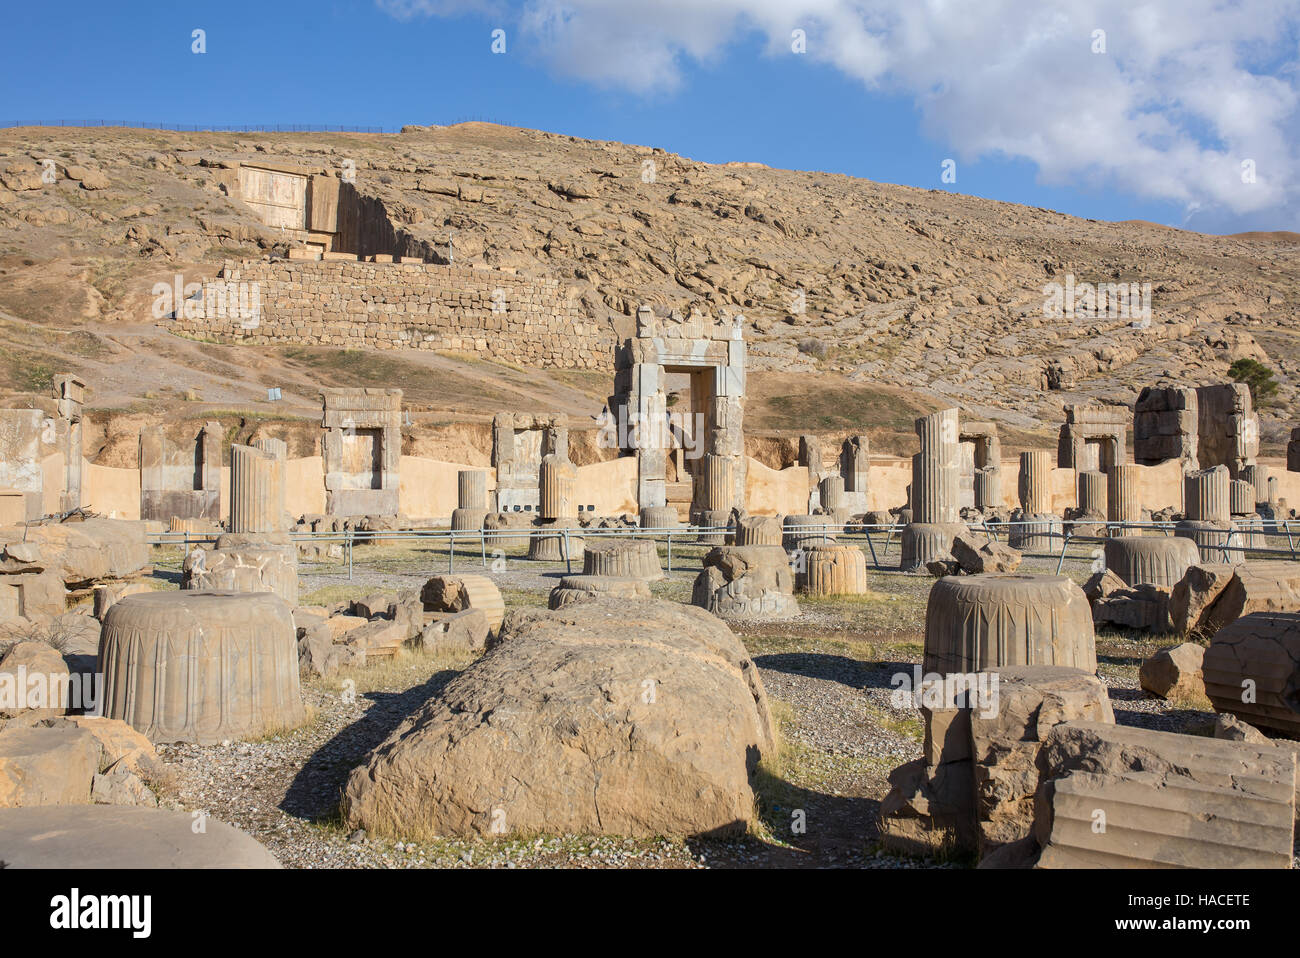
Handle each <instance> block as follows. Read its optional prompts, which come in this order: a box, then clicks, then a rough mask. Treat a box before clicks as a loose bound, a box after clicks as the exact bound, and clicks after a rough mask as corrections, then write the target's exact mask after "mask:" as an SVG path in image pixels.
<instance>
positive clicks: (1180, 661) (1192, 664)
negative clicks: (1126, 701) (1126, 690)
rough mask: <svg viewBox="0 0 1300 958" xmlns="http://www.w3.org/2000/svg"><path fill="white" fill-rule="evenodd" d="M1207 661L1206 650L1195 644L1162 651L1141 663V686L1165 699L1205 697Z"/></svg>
mask: <svg viewBox="0 0 1300 958" xmlns="http://www.w3.org/2000/svg"><path fill="white" fill-rule="evenodd" d="M1204 659H1205V647H1204V646H1200V645H1196V644H1195V643H1193V642H1184V643H1182V644H1181V645H1175V646H1173V647H1172V648H1168V649H1161V650H1160V651H1159V652H1156V653H1155V654H1154V655H1152V656H1151V657H1150V658H1149V659H1147V660H1146V661H1145V662H1143V663H1142V667H1141V668H1140V669H1139V670H1138V683H1139V684H1140V685H1141V686H1142V688H1144V689H1146V690H1147V691H1148V692H1150V693H1151V694H1152V695H1157V696H1159V697H1160V698H1162V699H1185V698H1200V697H1202V696H1204V695H1205V680H1204V678H1202V676H1201V664H1202V662H1203V661H1204Z"/></svg>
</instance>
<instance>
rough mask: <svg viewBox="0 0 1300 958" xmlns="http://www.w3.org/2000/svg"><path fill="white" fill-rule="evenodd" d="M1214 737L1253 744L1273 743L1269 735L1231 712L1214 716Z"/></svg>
mask: <svg viewBox="0 0 1300 958" xmlns="http://www.w3.org/2000/svg"><path fill="white" fill-rule="evenodd" d="M1214 737H1215V738H1221V739H1226V740H1227V741H1229V742H1247V743H1249V744H1251V745H1271V744H1272V740H1271V739H1270V738H1269V737H1268V736H1267V735H1265V734H1264V733H1263V732H1261V731H1260V730H1259V729H1257V728H1255V726H1253V725H1251V724H1250V723H1249V722H1243V721H1242V720H1241V719H1239V718H1237V716H1235V715H1233V714H1231V713H1230V712H1220V713H1219V714H1218V715H1216V716H1214Z"/></svg>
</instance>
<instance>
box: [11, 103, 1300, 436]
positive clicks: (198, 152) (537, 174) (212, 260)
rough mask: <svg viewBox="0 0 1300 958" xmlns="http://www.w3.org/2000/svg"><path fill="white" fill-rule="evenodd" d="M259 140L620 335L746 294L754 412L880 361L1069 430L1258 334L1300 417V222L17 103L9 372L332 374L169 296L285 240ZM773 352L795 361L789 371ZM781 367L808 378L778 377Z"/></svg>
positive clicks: (586, 151) (422, 135) (827, 414)
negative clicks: (1076, 211)
mask: <svg viewBox="0 0 1300 958" xmlns="http://www.w3.org/2000/svg"><path fill="white" fill-rule="evenodd" d="M254 157H262V158H267V157H274V158H276V159H282V160H285V161H289V162H296V163H300V164H302V165H304V166H307V167H314V168H318V169H320V170H322V171H333V172H334V173H336V174H339V173H341V172H342V171H344V170H345V169H349V168H351V167H353V166H354V167H355V170H356V181H355V185H356V189H357V190H358V191H359V192H360V193H361V194H362V195H363V196H365V197H369V198H373V200H376V201H378V203H380V204H382V207H381V209H382V212H383V215H385V216H386V217H387V218H388V220H389V221H390V223H391V224H392V227H393V229H394V230H395V231H396V232H397V235H399V236H400V237H403V239H404V241H405V242H407V243H409V244H411V247H412V248H415V249H419V250H421V251H422V252H423V253H424V254H425V255H426V256H427V257H429V258H430V259H434V260H443V259H445V257H446V255H447V245H448V237H449V235H450V236H451V237H452V242H453V243H454V256H455V261H456V262H457V263H467V262H481V263H487V264H491V265H494V266H512V267H521V268H524V269H526V270H528V271H530V272H534V273H544V274H549V275H552V276H555V277H557V278H559V279H560V280H562V281H563V282H565V283H567V284H570V285H573V286H576V287H578V289H579V294H580V300H581V302H582V304H583V307H584V309H585V311H586V312H587V314H588V315H589V316H591V317H593V318H595V319H597V320H598V321H601V322H608V323H609V324H610V329H611V341H612V338H613V328H614V319H613V317H619V316H627V315H630V314H631V313H632V312H633V311H634V310H635V308H636V306H637V305H638V304H640V303H643V302H648V303H652V304H656V305H660V306H666V307H674V308H678V309H681V310H683V311H688V310H692V309H694V310H698V311H702V312H707V313H712V314H720V313H729V314H733V315H734V314H735V313H743V314H744V315H745V317H746V318H747V320H748V321H749V326H748V329H747V335H748V337H749V338H750V341H751V344H752V345H751V356H752V357H753V360H754V364H755V367H756V368H757V369H758V370H760V374H759V376H758V377H757V379H756V384H757V385H756V389H757V390H758V391H763V390H764V389H766V393H767V394H768V396H767V399H766V400H764V401H763V402H762V403H760V404H759V405H760V407H761V408H760V409H759V410H756V411H758V412H759V414H760V415H759V416H758V417H757V418H755V419H754V420H753V421H752V423H751V424H752V425H754V426H760V425H771V426H776V425H777V423H778V422H779V423H780V426H781V427H782V428H784V427H785V426H786V425H787V420H789V419H790V418H791V417H790V415H789V412H790V410H791V409H794V408H798V409H802V410H803V412H802V413H801V415H803V416H806V417H809V418H810V419H812V420H813V421H812V422H810V423H809V428H817V426H818V422H817V420H826V421H830V420H838V418H839V417H838V414H837V410H839V409H841V408H842V404H843V401H844V396H845V395H846V391H847V394H849V395H855V396H858V397H861V396H863V395H878V393H876V392H874V390H878V389H883V390H885V393H886V394H887V395H889V396H898V395H903V396H910V397H913V398H912V400H910V401H914V402H915V403H917V404H918V405H920V406H924V407H929V406H931V405H933V404H935V403H948V402H953V403H957V404H959V405H961V406H963V407H964V408H965V409H967V410H968V411H969V413H970V414H971V415H973V416H977V417H980V418H986V417H987V418H993V419H996V420H998V421H1000V422H1002V423H1004V424H1005V425H1006V426H1007V427H1009V428H1010V429H1012V430H1026V431H1029V432H1035V433H1041V434H1043V435H1049V434H1051V433H1052V432H1054V428H1055V425H1056V424H1057V423H1059V422H1060V421H1061V419H1062V414H1061V410H1062V407H1063V406H1064V405H1065V404H1066V403H1069V402H1079V401H1088V400H1099V401H1105V402H1119V403H1125V402H1131V401H1132V400H1133V398H1134V397H1135V396H1136V393H1137V391H1138V390H1139V389H1140V388H1141V387H1142V386H1144V385H1149V384H1168V383H1186V384H1193V385H1195V384H1201V383H1207V382H1214V381H1223V380H1224V379H1225V377H1226V371H1227V368H1228V366H1229V364H1230V363H1231V362H1232V361H1233V360H1235V359H1237V358H1241V357H1252V358H1255V359H1258V360H1260V361H1261V362H1264V363H1265V364H1266V365H1268V366H1269V367H1271V368H1272V369H1273V370H1274V371H1275V373H1276V374H1277V377H1278V379H1279V381H1280V382H1281V388H1280V390H1279V395H1278V398H1277V400H1276V402H1275V404H1274V405H1273V406H1272V407H1271V408H1269V409H1266V410H1264V415H1263V417H1262V418H1263V425H1264V430H1263V432H1264V440H1265V444H1266V446H1267V447H1271V448H1274V449H1275V448H1276V443H1277V441H1278V440H1279V439H1281V438H1282V436H1283V434H1284V430H1285V429H1287V428H1289V427H1290V425H1291V424H1292V423H1293V421H1295V420H1296V418H1297V401H1298V399H1300V396H1298V394H1297V387H1298V386H1300V338H1298V337H1300V310H1298V305H1300V287H1298V285H1297V277H1298V276H1300V237H1298V236H1296V235H1295V234H1285V233H1284V234H1277V233H1272V234H1251V235H1248V236H1240V237H1213V236H1206V235H1202V234H1197V233H1188V232H1182V231H1178V230H1173V229H1169V228H1165V227H1161V226H1156V225H1153V224H1149V223H1141V222H1126V223H1104V222H1097V221H1093V220H1080V219H1076V218H1073V217H1069V216H1064V215H1061V214H1058V213H1054V212H1051V211H1049V210H1044V209H1033V208H1028V207H1023V206H1016V205H1012V204H1007V203H998V202H994V201H990V200H982V199H976V198H972V197H967V196H962V195H958V194H954V193H949V192H943V191H937V190H919V189H913V188H908V187H899V186H888V185H884V184H879V183H874V182H871V181H868V180H860V179H853V178H850V177H847V176H841V175H833V174H825V173H804V172H793V171H787V170H775V169H769V168H767V167H764V166H761V165H757V164H752V163H734V164H725V165H711V164H707V163H700V162H696V161H694V160H690V159H687V158H685V157H680V156H675V155H672V154H669V153H665V152H663V151H661V150H657V149H653V148H650V147H643V146H629V145H624V144H619V143H605V142H594V141H588V140H579V139H576V138H573V137H567V136H559V135H554V134H549V133H542V132H535V131H530V130H520V129H513V128H507V127H498V126H492V125H486V124H474V123H472V124H463V125H460V126H454V127H428V128H426V127H408V128H407V129H406V130H405V131H404V132H403V133H401V134H396V135H369V134H319V133H312V134H306V133H304V134H288V133H284V134H281V133H276V134H270V133H268V134H208V133H171V132H161V131H152V130H124V129H108V128H105V129H51V128H39V129H38V128H23V129H11V130H3V131H0V388H3V389H7V390H9V391H11V392H15V391H16V392H22V391H24V390H30V389H39V388H40V381H41V379H42V375H43V373H42V370H45V371H46V372H48V370H49V368H50V367H51V365H52V364H61V365H65V366H66V365H73V366H74V367H76V366H77V365H78V364H80V365H81V366H83V367H85V368H92V367H94V368H97V371H98V372H99V373H102V375H103V378H102V382H101V389H100V392H99V393H97V395H96V402H97V403H99V404H100V405H114V404H120V405H130V404H132V403H133V402H135V401H137V400H140V399H142V398H143V397H145V396H146V394H152V395H153V396H158V395H159V392H158V389H159V388H160V383H161V384H162V387H163V388H166V389H172V390H174V391H175V392H176V393H177V394H178V395H179V394H180V393H182V392H184V383H185V382H187V381H192V382H197V383H199V385H200V386H202V387H203V398H204V399H205V400H210V401H213V402H223V403H227V404H231V405H236V406H239V405H241V404H243V403H245V402H246V401H249V397H251V396H253V395H255V394H256V393H257V390H258V388H259V382H260V379H258V377H252V378H251V379H250V378H249V370H250V368H257V367H260V369H261V371H262V373H263V374H265V373H266V372H267V370H268V368H269V369H273V370H274V371H275V373H276V375H277V376H281V378H284V379H285V380H286V381H287V382H289V383H290V385H293V384H295V383H298V382H301V385H302V390H303V391H302V395H303V396H307V395H308V394H309V393H310V391H311V388H312V382H313V380H314V379H315V376H314V373H313V369H314V367H315V364H314V363H313V362H310V361H308V360H309V359H310V357H308V359H304V357H303V353H302V351H297V354H296V359H295V356H294V355H289V354H290V353H292V352H293V351H289V350H271V349H269V348H268V349H267V350H265V351H263V352H261V353H257V351H256V350H254V349H253V348H251V347H242V348H240V350H239V351H237V352H236V351H233V350H234V348H233V347H221V346H219V345H215V344H193V343H188V342H185V341H181V340H177V339H176V338H175V337H173V336H171V335H170V334H168V333H166V332H165V331H162V330H158V329H157V328H156V327H155V326H154V323H153V320H152V318H151V314H150V305H151V302H152V296H151V292H150V291H151V288H152V285H153V283H154V282H157V281H159V280H163V281H170V280H171V277H172V276H173V275H174V274H175V273H177V272H184V274H185V278H186V280H187V281H189V280H193V279H200V278H203V277H204V276H211V275H213V273H214V272H215V270H216V269H217V268H218V267H219V266H220V263H221V261H222V260H223V259H224V258H227V257H231V256H259V255H267V254H271V255H275V254H283V253H284V251H285V249H286V241H285V238H284V237H283V236H282V235H280V233H279V231H278V230H273V229H269V228H267V227H264V226H263V225H261V223H260V222H259V220H258V218H257V216H256V215H255V214H254V212H253V211H252V210H251V209H250V208H249V207H248V206H246V205H245V204H243V203H242V202H240V201H239V200H237V199H234V198H232V197H231V196H229V195H227V191H226V190H225V189H224V188H223V187H222V185H221V182H222V177H221V175H220V174H221V172H222V170H223V168H225V167H228V166H230V165H232V164H233V162H234V161H239V160H244V159H251V158H254ZM48 160H52V161H53V163H52V164H50V163H47V162H46V161H48ZM43 171H50V174H49V175H47V176H45V177H42V172H43ZM50 180H53V182H49V181H50ZM1053 283H1056V284H1060V286H1061V287H1062V288H1065V287H1066V286H1074V285H1077V284H1083V283H1088V284H1107V283H1124V284H1132V283H1135V284H1139V288H1141V286H1142V284H1150V285H1149V290H1150V319H1149V321H1148V320H1146V319H1144V318H1142V317H1141V316H1138V317H1136V318H1134V317H1130V316H1127V315H1124V316H1114V317H1112V316H1109V315H1107V314H1106V313H1105V311H1104V310H1103V311H1102V312H1101V313H1100V314H1099V315H1091V314H1090V313H1089V311H1088V310H1086V309H1076V310H1075V312H1074V313H1073V314H1068V313H1067V314H1066V315H1058V316H1053V315H1049V311H1048V310H1045V301H1046V300H1048V298H1049V296H1048V293H1049V292H1050V287H1049V284H1053ZM1139 304H1140V300H1139V303H1138V304H1135V305H1139ZM200 347H202V348H200ZM223 349H228V350H232V352H229V353H224V354H223V353H220V351H221V350H223ZM240 357H243V358H240ZM435 359H436V357H435ZM295 361H296V362H297V365H296V366H295ZM448 361H449V362H450V361H454V358H453V359H452V360H448ZM420 362H422V363H427V362H428V360H425V359H421V360H420ZM204 364H207V365H208V366H213V365H214V364H215V365H216V366H217V367H218V368H216V369H212V368H208V369H206V370H205V369H204ZM250 364H251V365H250ZM326 365H328V366H329V369H330V370H335V368H336V367H338V366H340V365H341V364H339V363H326ZM482 365H483V364H479V366H482ZM221 366H224V367H226V368H224V369H222V368H219V367H221ZM763 370H770V371H772V373H773V375H772V378H771V379H770V381H769V385H768V386H766V387H765V386H764V385H763V383H764V379H763V375H762V372H761V371H763ZM444 372H447V373H450V372H452V371H451V370H449V369H448V370H444ZM506 372H507V373H508V372H510V371H506ZM777 373H779V374H780V375H779V377H778V376H777V375H776V374H777ZM456 374H457V375H459V376H460V377H462V378H463V379H464V380H466V383H465V387H466V389H468V390H470V391H471V392H472V391H473V390H474V389H476V388H481V384H482V383H483V382H488V383H489V384H490V385H494V388H495V387H499V388H498V390H497V391H498V392H499V393H500V397H498V398H497V400H496V401H500V398H502V397H504V398H509V399H514V398H515V397H517V396H518V395H519V390H520V389H523V390H525V392H526V391H527V390H528V388H529V387H528V385H527V382H528V380H529V379H531V377H524V380H525V381H524V382H522V383H520V382H515V383H514V384H510V383H508V382H506V381H505V380H504V379H500V378H499V374H498V373H497V372H493V373H484V372H483V371H482V370H466V369H464V368H461V369H459V370H457V371H456ZM295 375H296V377H297V378H296V379H295V378H294V377H295ZM500 375H504V374H500ZM331 376H332V378H333V380H334V381H335V382H336V383H337V384H342V383H341V381H340V380H339V379H338V377H337V376H334V375H333V373H332V372H331ZM261 378H265V375H263V376H262V377H261ZM452 378H453V379H454V377H452ZM246 380H247V381H246ZM536 382H537V383H538V387H537V388H538V389H539V390H543V391H548V392H547V394H546V395H545V397H544V402H545V404H547V405H552V406H553V405H556V404H557V403H558V404H559V405H561V406H563V405H565V395H561V394H562V393H563V392H564V391H565V390H568V391H569V393H567V394H566V395H567V398H568V399H570V400H572V404H574V405H582V404H583V403H588V404H589V403H590V401H592V400H593V399H594V398H595V397H599V396H600V395H602V394H603V392H604V391H605V386H604V384H603V383H598V382H595V381H594V380H590V381H587V380H584V381H577V380H575V379H573V378H572V377H570V378H568V379H566V378H564V376H562V375H560V374H559V373H557V374H555V375H551V374H544V375H541V376H540V377H538V378H536ZM777 382H779V383H782V384H784V385H783V387H782V388H783V390H784V391H782V390H777V393H779V394H774V393H773V387H772V386H771V385H770V384H771V383H777ZM223 384H225V387H229V388H224V387H223ZM236 387H239V388H236ZM786 387H788V388H786ZM823 390H824V392H825V394H826V397H827V398H826V400H825V403H824V404H821V405H819V402H818V399H817V397H818V396H819V394H820V393H821V392H823ZM854 390H857V392H856V393H855V392H854ZM263 392H264V390H263ZM444 392H445V393H446V395H442V394H439V396H438V397H434V398H433V400H431V405H430V408H434V407H436V406H438V404H439V403H442V404H443V405H444V406H445V408H447V409H455V408H457V399H456V395H455V387H454V386H452V387H448V388H447V390H444ZM769 400H771V401H769ZM538 401H539V402H540V401H543V397H541V396H539V397H538ZM470 405H475V404H472V403H471V404H470ZM478 405H483V406H485V407H488V406H490V405H491V402H490V401H485V402H483V403H481V404H478ZM862 405H863V407H864V408H867V407H870V405H871V403H870V402H864V403H863V404H862ZM769 407H770V408H769ZM475 408H476V411H477V405H475ZM768 413H770V416H769V415H768ZM794 425H795V426H796V427H797V425H798V424H797V423H796V424H794Z"/></svg>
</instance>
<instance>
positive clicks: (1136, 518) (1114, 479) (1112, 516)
mask: <svg viewBox="0 0 1300 958" xmlns="http://www.w3.org/2000/svg"><path fill="white" fill-rule="evenodd" d="M1141 469H1142V467H1141V466H1139V465H1137V464H1135V463H1131V464H1126V465H1123V466H1114V467H1112V468H1111V470H1110V472H1109V473H1107V474H1106V518H1107V520H1108V521H1110V522H1141V521H1142V472H1141ZM1108 534H1109V535H1112V536H1132V535H1140V534H1141V530H1139V529H1111V530H1110V532H1109V533H1108Z"/></svg>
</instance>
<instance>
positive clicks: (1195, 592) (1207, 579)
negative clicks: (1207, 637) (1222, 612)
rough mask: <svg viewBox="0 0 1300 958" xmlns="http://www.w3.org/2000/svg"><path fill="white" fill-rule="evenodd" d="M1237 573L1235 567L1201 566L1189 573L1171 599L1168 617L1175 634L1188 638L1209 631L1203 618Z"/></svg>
mask: <svg viewBox="0 0 1300 958" xmlns="http://www.w3.org/2000/svg"><path fill="white" fill-rule="evenodd" d="M1235 570H1236V566H1235V565H1225V564H1217V565H1206V564H1201V565H1195V566H1192V567H1191V568H1190V569H1188V570H1187V573H1186V574H1185V575H1184V576H1183V577H1182V578H1181V579H1179V580H1178V583H1177V584H1176V585H1175V586H1174V589H1173V592H1172V593H1171V594H1170V596H1169V615H1170V618H1171V619H1172V620H1173V626H1174V631H1175V632H1177V633H1179V634H1180V635H1187V634H1188V633H1190V632H1205V631H1206V627H1207V626H1208V625H1209V623H1208V622H1206V623H1203V622H1202V617H1203V616H1204V615H1205V612H1206V610H1207V609H1208V608H1210V606H1212V605H1213V604H1214V603H1215V601H1217V600H1218V598H1219V596H1220V595H1221V594H1222V593H1223V590H1224V589H1225V588H1227V586H1228V583H1229V582H1230V581H1231V580H1232V576H1233V573H1234V572H1235ZM1211 634H1213V633H1212V632H1211Z"/></svg>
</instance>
